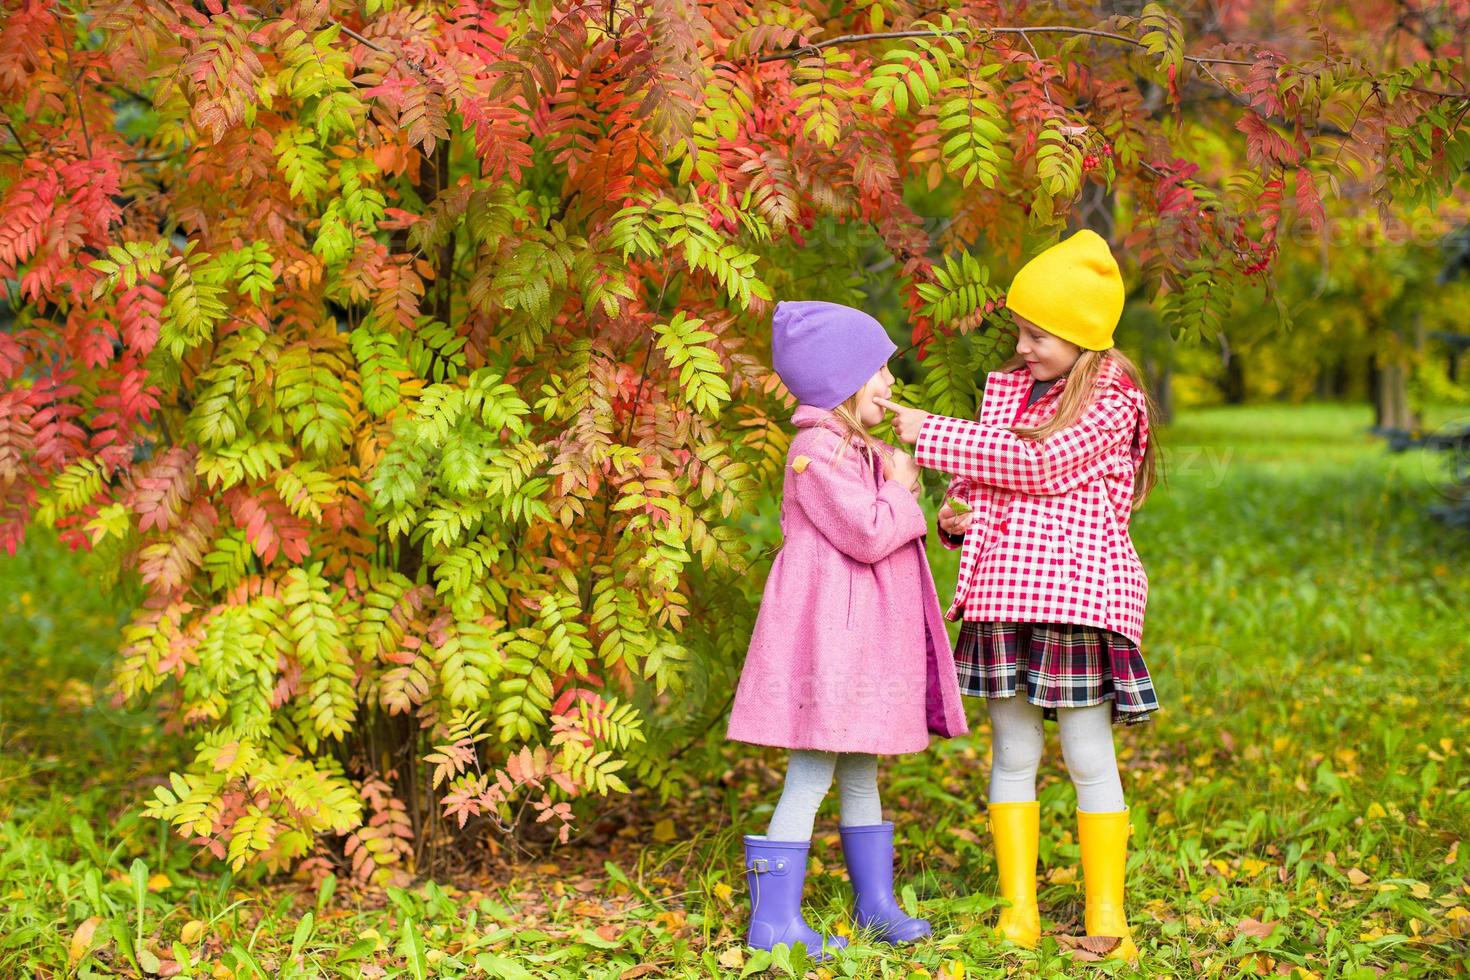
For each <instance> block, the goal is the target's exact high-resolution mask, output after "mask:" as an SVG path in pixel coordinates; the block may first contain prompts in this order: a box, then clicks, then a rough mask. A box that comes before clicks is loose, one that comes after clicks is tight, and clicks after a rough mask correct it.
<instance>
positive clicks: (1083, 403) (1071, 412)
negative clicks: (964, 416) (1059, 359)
mask: <svg viewBox="0 0 1470 980" xmlns="http://www.w3.org/2000/svg"><path fill="white" fill-rule="evenodd" d="M1110 359H1111V360H1113V361H1116V362H1117V364H1118V366H1119V367H1120V368H1122V370H1123V373H1124V374H1126V375H1127V376H1128V378H1129V380H1131V381H1132V382H1133V383H1134V384H1135V385H1137V386H1138V390H1139V391H1142V392H1143V399H1144V405H1145V408H1146V410H1147V413H1148V425H1149V438H1148V445H1146V446H1145V447H1144V450H1143V460H1142V461H1141V462H1140V463H1139V465H1138V473H1137V474H1136V475H1135V476H1134V479H1133V509H1134V510H1137V509H1138V508H1139V507H1141V506H1142V505H1143V501H1144V499H1145V498H1146V497H1148V494H1149V491H1150V490H1152V489H1153V488H1154V484H1155V482H1156V479H1157V466H1158V440H1157V439H1156V438H1155V436H1154V426H1155V424H1156V422H1157V419H1158V406H1157V405H1155V404H1154V400H1153V397H1152V396H1151V395H1150V394H1149V393H1148V386H1147V385H1145V384H1144V381H1143V374H1142V372H1140V371H1139V370H1138V367H1137V366H1136V365H1135V364H1134V363H1133V361H1131V360H1130V359H1129V358H1128V355H1126V354H1124V353H1123V352H1122V351H1120V350H1118V349H1117V348H1116V347H1110V348H1108V349H1107V350H1086V349H1084V350H1083V351H1082V353H1081V355H1080V356H1079V357H1078V358H1077V363H1075V364H1073V365H1072V369H1071V370H1070V371H1068V372H1067V384H1066V385H1065V386H1064V387H1063V388H1062V394H1061V399H1060V401H1059V402H1058V403H1057V411H1056V414H1055V415H1053V416H1052V417H1051V418H1049V419H1047V420H1046V421H1045V422H1043V423H1041V424H1040V425H1036V426H1016V427H1015V428H1013V429H1011V431H1012V432H1014V433H1015V434H1016V435H1018V436H1020V437H1021V438H1023V439H1045V438H1046V437H1047V436H1050V435H1053V434H1055V433H1057V432H1060V431H1061V430H1062V429H1065V428H1067V427H1068V426H1069V425H1073V424H1075V423H1076V421H1077V420H1078V419H1080V418H1081V417H1082V413H1083V412H1084V411H1086V410H1087V406H1088V404H1090V402H1091V400H1092V388H1093V383H1094V382H1095V381H1096V380H1097V376H1098V373H1099V372H1101V371H1102V369H1103V365H1105V364H1106V363H1107V362H1108V360H1110ZM1025 363H1026V359H1025V358H1024V357H1022V356H1021V355H1019V354H1017V355H1015V356H1014V357H1012V358H1011V359H1010V360H1008V361H1006V362H1005V363H1004V364H1002V365H1001V366H1000V370H1001V371H1014V370H1016V369H1017V368H1019V367H1022V366H1023V365H1025Z"/></svg>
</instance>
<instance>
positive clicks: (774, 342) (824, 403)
mask: <svg viewBox="0 0 1470 980" xmlns="http://www.w3.org/2000/svg"><path fill="white" fill-rule="evenodd" d="M897 350H898V348H897V347H896V346H895V345H894V343H893V341H891V340H889V339H888V334H887V333H886V332H885V331H884V330H883V324H881V323H879V322H878V321H877V320H875V319H873V318H872V317H871V316H869V315H868V314H866V313H864V312H863V311H862V310H855V309H853V308H852V307H851V306H843V305H842V304H841V303H824V302H821V301H820V300H799V301H797V302H781V303H777V304H776V312H775V314H774V315H773V316H772V317H771V363H772V365H773V366H774V367H775V369H776V373H777V374H778V375H780V376H781V381H782V382H783V383H784V384H785V385H786V388H787V389H788V390H789V391H790V392H791V393H792V394H793V395H795V396H796V400H797V401H799V402H801V403H802V404H803V405H812V406H815V407H817V408H825V409H833V408H836V407H837V406H838V405H841V404H842V403H843V402H844V401H846V400H847V399H848V398H849V397H850V396H852V395H853V394H855V393H856V392H857V391H858V389H860V388H861V387H862V386H863V385H864V384H866V383H867V381H868V379H869V378H871V377H872V376H873V375H875V374H877V373H878V371H879V370H880V369H881V368H882V367H883V365H885V364H887V363H888V359H889V358H890V357H892V356H893V355H894V353H895V352H897Z"/></svg>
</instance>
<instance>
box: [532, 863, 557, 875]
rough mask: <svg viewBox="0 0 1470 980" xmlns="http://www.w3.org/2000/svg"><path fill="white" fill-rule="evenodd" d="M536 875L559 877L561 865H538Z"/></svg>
mask: <svg viewBox="0 0 1470 980" xmlns="http://www.w3.org/2000/svg"><path fill="white" fill-rule="evenodd" d="M536 873H537V874H543V875H559V874H561V865H559V864H551V863H550V862H547V863H546V864H538V865H536Z"/></svg>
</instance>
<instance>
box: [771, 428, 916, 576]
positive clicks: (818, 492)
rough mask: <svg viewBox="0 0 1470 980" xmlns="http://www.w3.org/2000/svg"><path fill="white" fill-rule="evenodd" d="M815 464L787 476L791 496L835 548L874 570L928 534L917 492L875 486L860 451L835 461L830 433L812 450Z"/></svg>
mask: <svg viewBox="0 0 1470 980" xmlns="http://www.w3.org/2000/svg"><path fill="white" fill-rule="evenodd" d="M807 445H808V446H809V447H810V448H807V449H806V450H805V451H806V452H809V453H810V454H811V462H810V463H809V464H808V465H807V466H806V467H805V468H804V469H803V470H802V471H801V472H800V473H798V472H795V471H794V470H793V469H792V468H790V467H788V468H787V470H786V493H787V494H789V495H791V496H792V497H793V498H794V499H795V501H796V503H797V506H799V507H800V508H801V509H802V511H803V512H804V513H805V514H806V516H807V519H808V520H810V521H811V522H812V524H813V525H815V527H816V528H817V530H818V531H820V532H821V533H822V536H823V537H824V538H826V539H827V540H828V541H829V542H830V543H831V544H832V546H833V547H834V548H836V549H837V550H838V551H841V552H842V553H843V554H845V555H847V556H848V557H849V558H851V559H853V560H854V561H860V562H862V563H864V564H867V565H871V564H873V563H874V562H876V561H881V560H882V559H884V558H887V557H888V556H889V555H890V554H892V553H893V552H895V551H897V550H898V549H899V548H900V547H902V546H903V545H905V544H908V543H909V542H910V541H913V540H915V539H916V538H922V537H923V536H924V535H926V534H928V533H929V522H928V519H927V518H925V517H924V511H923V508H921V507H920V506H919V502H918V500H916V499H914V494H913V491H911V490H909V489H908V488H907V487H905V486H904V485H903V484H902V483H900V482H898V481H897V480H884V481H883V484H882V486H881V487H875V486H874V485H873V475H872V471H871V470H870V469H869V468H868V462H867V460H866V459H864V458H863V455H862V451H861V450H860V449H859V448H857V447H856V446H854V447H851V448H849V449H848V452H847V455H846V456H845V457H844V456H841V455H838V456H837V457H836V458H835V459H834V458H833V450H834V449H837V448H838V446H839V442H838V438H837V437H828V436H827V435H826V434H825V432H824V433H823V434H822V435H821V436H820V437H819V438H818V439H817V440H814V441H813V442H810V443H808V444H807Z"/></svg>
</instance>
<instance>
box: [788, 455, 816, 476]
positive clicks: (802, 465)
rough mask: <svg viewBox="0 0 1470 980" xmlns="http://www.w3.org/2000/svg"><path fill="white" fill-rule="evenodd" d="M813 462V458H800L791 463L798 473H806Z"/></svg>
mask: <svg viewBox="0 0 1470 980" xmlns="http://www.w3.org/2000/svg"><path fill="white" fill-rule="evenodd" d="M811 461H812V458H811V457H810V456H798V457H796V458H795V459H793V460H792V461H791V468H792V469H793V470H795V471H796V472H798V473H805V472H806V468H807V467H808V466H809V465H811Z"/></svg>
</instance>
